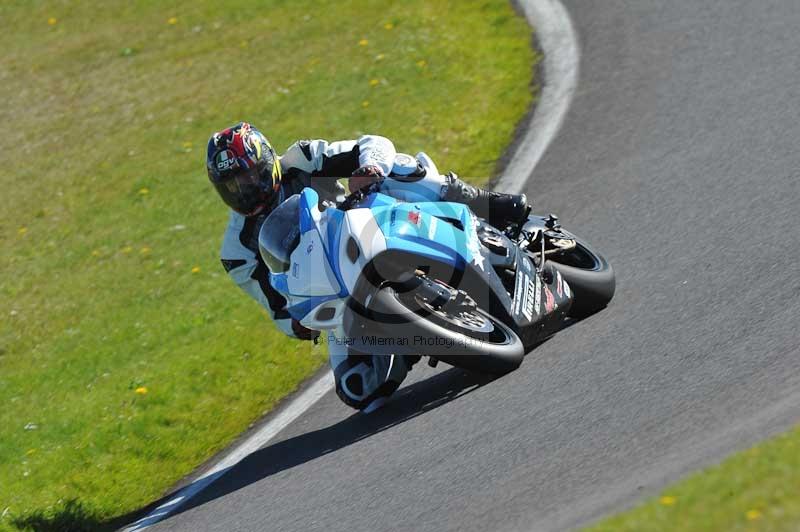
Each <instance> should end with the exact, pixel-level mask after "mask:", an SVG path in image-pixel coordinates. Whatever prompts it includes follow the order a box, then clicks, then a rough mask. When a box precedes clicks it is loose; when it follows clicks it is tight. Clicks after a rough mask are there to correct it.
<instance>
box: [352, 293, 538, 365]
mask: <svg viewBox="0 0 800 532" xmlns="http://www.w3.org/2000/svg"><path fill="white" fill-rule="evenodd" d="M413 285H414V286H405V287H396V286H391V285H385V286H383V287H382V288H381V289H380V290H378V291H377V292H376V293H375V295H374V296H373V297H372V298H371V299H370V301H369V308H370V311H369V312H368V314H369V315H370V316H371V318H369V319H366V320H365V319H364V317H357V316H358V313H354V314H352V315H351V316H352V317H353V319H352V320H349V321H350V322H351V323H350V324H349V325H348V328H349V329H351V330H353V331H374V332H377V333H378V334H383V335H385V336H387V337H388V336H397V335H402V336H403V337H405V338H408V339H411V340H412V345H411V346H409V347H410V348H411V349H413V350H414V352H415V353H416V354H421V355H428V356H432V357H435V358H436V359H438V360H441V361H442V362H445V363H447V364H450V365H452V366H456V367H459V368H463V369H467V370H470V371H475V372H479V373H486V374H492V375H502V374H505V373H508V372H510V371H513V370H515V369H517V368H518V367H519V365H520V364H521V363H522V360H523V358H524V356H525V349H524V347H523V345H522V341H521V340H520V338H519V336H517V334H516V333H515V332H514V331H513V330H512V329H511V328H510V327H508V326H507V325H506V324H504V323H503V322H501V321H500V320H498V319H497V318H495V317H494V316H492V315H491V314H489V313H487V312H485V311H484V310H482V309H480V308H479V307H478V306H477V305H476V304H475V302H474V301H473V300H472V298H470V297H469V295H467V294H466V293H465V292H463V291H460V290H456V289H453V288H450V287H447V286H446V285H444V284H442V283H439V282H436V281H431V280H428V279H418V280H417V282H416V283H413ZM353 325H355V326H353ZM358 334H363V333H361V332H358Z"/></svg>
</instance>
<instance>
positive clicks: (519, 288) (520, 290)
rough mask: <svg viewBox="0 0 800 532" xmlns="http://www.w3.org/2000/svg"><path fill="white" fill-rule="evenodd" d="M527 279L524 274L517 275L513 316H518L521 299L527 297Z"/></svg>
mask: <svg viewBox="0 0 800 532" xmlns="http://www.w3.org/2000/svg"><path fill="white" fill-rule="evenodd" d="M528 280H529V277H528V276H527V275H525V274H522V273H521V274H519V275H517V285H516V287H515V288H514V314H515V315H516V314H519V313H520V311H521V309H520V305H522V301H523V299H525V298H526V297H527V293H528Z"/></svg>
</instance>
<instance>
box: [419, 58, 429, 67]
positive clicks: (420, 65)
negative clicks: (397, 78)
mask: <svg viewBox="0 0 800 532" xmlns="http://www.w3.org/2000/svg"><path fill="white" fill-rule="evenodd" d="M417 66H418V67H420V68H425V67H426V66H428V62H427V61H425V60H424V59H421V60H419V61H417Z"/></svg>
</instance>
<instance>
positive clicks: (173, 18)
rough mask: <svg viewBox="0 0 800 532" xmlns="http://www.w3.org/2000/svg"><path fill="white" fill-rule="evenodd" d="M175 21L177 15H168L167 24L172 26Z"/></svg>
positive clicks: (176, 20) (176, 21)
mask: <svg viewBox="0 0 800 532" xmlns="http://www.w3.org/2000/svg"><path fill="white" fill-rule="evenodd" d="M177 23H178V17H169V18H168V19H167V24H169V25H170V26H174V25H175V24H177Z"/></svg>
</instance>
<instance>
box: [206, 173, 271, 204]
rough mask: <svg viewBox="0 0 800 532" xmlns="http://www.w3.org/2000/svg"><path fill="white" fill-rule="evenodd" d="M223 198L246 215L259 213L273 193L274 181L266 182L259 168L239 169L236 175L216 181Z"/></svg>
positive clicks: (215, 183)
mask: <svg viewBox="0 0 800 532" xmlns="http://www.w3.org/2000/svg"><path fill="white" fill-rule="evenodd" d="M214 187H216V189H217V192H218V193H219V195H220V197H222V200H223V201H224V202H225V203H227V204H228V206H229V207H230V208H231V209H233V210H235V211H236V212H238V213H239V214H242V215H244V216H252V215H254V214H258V211H260V210H261V209H263V208H264V207H266V205H267V203H268V201H269V198H270V196H271V195H272V192H273V190H272V183H265V182H264V181H263V180H262V179H261V177H260V175H259V172H258V169H257V168H248V169H239V170H238V171H237V172H235V174H234V175H230V176H226V177H224V178H222V179H220V180H218V181H214Z"/></svg>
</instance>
